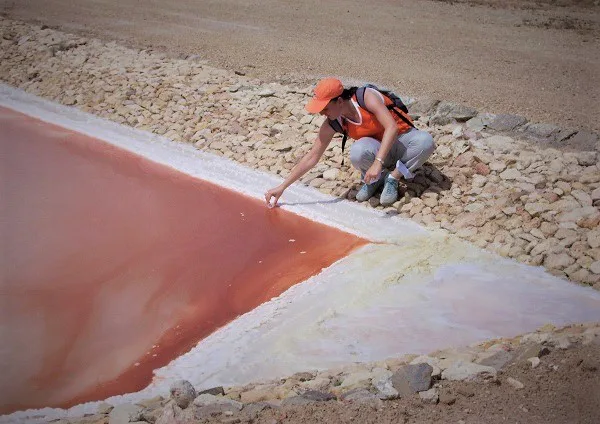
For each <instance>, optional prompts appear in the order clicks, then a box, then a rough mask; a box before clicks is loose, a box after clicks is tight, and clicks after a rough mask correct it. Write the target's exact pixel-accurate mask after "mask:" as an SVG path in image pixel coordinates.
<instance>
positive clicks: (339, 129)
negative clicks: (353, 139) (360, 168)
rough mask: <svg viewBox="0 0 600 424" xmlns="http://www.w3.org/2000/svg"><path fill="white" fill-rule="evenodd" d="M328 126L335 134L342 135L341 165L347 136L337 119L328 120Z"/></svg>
mask: <svg viewBox="0 0 600 424" xmlns="http://www.w3.org/2000/svg"><path fill="white" fill-rule="evenodd" d="M327 122H328V123H329V126H330V127H331V128H332V129H333V130H334V131H335V132H336V133H340V134H342V135H343V137H342V165H343V164H344V147H346V141H347V140H348V134H347V133H346V131H345V130H344V128H343V127H342V124H341V123H340V121H338V120H337V119H328V120H327Z"/></svg>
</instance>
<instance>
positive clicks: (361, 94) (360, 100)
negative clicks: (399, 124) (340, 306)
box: [356, 84, 415, 128]
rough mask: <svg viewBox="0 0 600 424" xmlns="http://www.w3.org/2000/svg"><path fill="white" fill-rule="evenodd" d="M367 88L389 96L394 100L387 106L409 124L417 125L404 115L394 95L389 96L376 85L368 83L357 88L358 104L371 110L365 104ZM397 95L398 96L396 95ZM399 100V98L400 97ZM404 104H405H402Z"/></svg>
mask: <svg viewBox="0 0 600 424" xmlns="http://www.w3.org/2000/svg"><path fill="white" fill-rule="evenodd" d="M367 88H372V89H373V90H375V91H378V92H379V93H381V95H382V96H385V97H387V98H389V99H390V100H392V104H390V105H388V106H386V107H387V108H388V110H389V111H391V112H394V113H395V114H396V115H397V116H398V117H399V118H400V119H402V120H403V121H404V122H405V123H406V124H407V125H410V126H411V127H413V128H414V127H415V125H414V124H413V123H412V122H411V121H410V119H408V118H407V117H406V116H404V115H403V114H402V113H401V112H400V111H399V110H398V108H399V107H400V106H398V105H397V104H396V102H395V100H394V98H393V97H392V96H389V95H388V94H387V93H386V92H384V91H382V90H380V89H378V88H377V87H375V86H374V85H372V84H367V85H365V86H363V87H359V88H357V89H356V102H357V103H358V105H359V106H360V107H362V108H363V109H365V110H369V109H367V105H366V104H365V91H366V90H367ZM394 97H397V96H394ZM398 100H399V98H398ZM402 105H403V106H404V104H402ZM405 107H406V106H405Z"/></svg>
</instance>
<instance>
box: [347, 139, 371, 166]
mask: <svg viewBox="0 0 600 424" xmlns="http://www.w3.org/2000/svg"><path fill="white" fill-rule="evenodd" d="M370 144H371V143H369V142H368V141H367V140H365V139H362V138H361V139H360V140H357V141H356V142H355V143H354V144H353V145H352V147H351V148H350V162H351V163H352V165H353V166H354V167H355V168H358V169H360V168H361V167H364V164H365V163H366V162H368V161H369V158H370V160H371V161H372V160H373V158H374V156H375V152H374V151H373V149H372V148H371V146H370Z"/></svg>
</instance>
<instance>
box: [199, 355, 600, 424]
mask: <svg viewBox="0 0 600 424" xmlns="http://www.w3.org/2000/svg"><path fill="white" fill-rule="evenodd" d="M599 357H600V346H597V345H596V346H579V347H577V348H575V349H573V350H568V351H560V350H557V351H554V352H551V353H550V355H548V356H547V357H545V358H543V359H542V361H543V363H542V365H540V367H539V369H532V368H531V366H530V364H529V363H522V364H514V365H513V366H511V367H509V368H508V369H507V370H506V372H505V373H504V374H503V375H502V376H501V377H500V378H499V380H498V381H497V382H495V383H487V384H485V385H484V386H482V385H481V384H480V383H472V382H471V383H469V382H450V383H445V384H443V386H442V388H440V401H439V403H438V404H436V405H433V404H425V403H424V402H423V400H421V399H420V398H419V396H417V395H415V396H413V397H410V398H408V399H398V400H391V401H385V402H382V403H380V404H378V403H375V402H374V403H366V404H364V403H363V404H361V403H351V404H349V403H347V402H346V403H344V402H331V401H330V402H320V403H316V404H314V405H311V406H289V407H283V408H281V409H280V410H277V409H267V410H265V411H264V412H262V413H261V414H260V416H259V417H258V418H257V419H256V420H254V421H253V422H255V423H265V424H267V423H268V424H278V423H286V424H308V423H365V424H366V423H373V424H379V423H381V424H386V423H423V424H428V423H431V424H434V423H436V424H437V423H464V424H467V423H487V424H493V423H507V422H510V423H529V424H534V423H540V424H542V423H543V424H551V423H556V424H559V423H561V424H564V423H581V424H583V423H590V424H593V423H598V422H600V406H599V405H600V373H599V372H598V369H599V367H600V362H599V360H598V358H599ZM555 368H556V370H555ZM509 377H510V378H514V379H515V380H517V381H518V382H521V383H523V384H524V386H525V387H524V388H522V389H516V388H515V387H513V386H512V385H511V384H510V383H508V382H507V381H508V378H509ZM198 422H211V423H217V422H223V419H222V418H221V419H210V420H205V421H200V420H199V421H198ZM231 422H233V421H231ZM239 422H242V421H239Z"/></svg>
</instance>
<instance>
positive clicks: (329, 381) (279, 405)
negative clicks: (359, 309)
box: [54, 324, 600, 424]
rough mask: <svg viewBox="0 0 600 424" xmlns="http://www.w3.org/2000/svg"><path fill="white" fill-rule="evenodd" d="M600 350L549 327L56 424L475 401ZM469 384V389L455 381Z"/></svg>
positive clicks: (190, 391)
mask: <svg viewBox="0 0 600 424" xmlns="http://www.w3.org/2000/svg"><path fill="white" fill-rule="evenodd" d="M591 344H594V345H597V346H598V345H600V324H586V325H573V326H568V327H564V328H560V329H557V328H554V327H552V326H550V325H546V326H544V327H542V328H541V329H539V330H538V331H536V332H533V333H529V334H525V335H522V336H519V337H515V338H512V339H497V340H490V341H487V342H485V343H481V344H475V345H472V346H469V347H465V348H461V349H446V350H440V351H437V352H433V353H431V354H429V355H405V356H403V357H401V358H395V359H388V360H384V361H380V362H374V363H367V364H365V363H356V364H351V365H347V366H344V367H340V368H337V369H329V370H325V371H312V372H299V373H296V374H294V375H292V376H289V377H286V378H281V379H276V380H271V381H264V382H260V383H252V384H248V385H245V386H237V387H213V388H208V389H204V390H196V388H194V387H193V386H192V384H190V383H189V382H188V381H185V380H181V381H177V382H175V383H173V384H172V386H171V389H170V393H169V394H167V393H165V396H164V397H163V396H159V397H156V398H152V399H147V400H144V401H141V402H138V403H136V404H122V405H118V406H115V407H113V406H112V405H109V404H107V403H103V404H101V405H100V406H99V407H98V410H97V412H96V413H95V414H89V415H87V416H85V417H78V418H68V419H66V418H65V419H60V420H56V421H54V423H56V424H99V423H106V422H108V423H110V424H126V423H130V422H136V423H139V424H141V423H153V424H167V423H174V422H204V421H205V420H206V421H209V420H210V421H211V422H230V423H250V422H255V420H256V418H257V416H258V415H259V414H261V413H262V412H263V411H265V410H267V409H274V410H279V409H285V407H286V406H288V405H315V404H317V403H320V402H339V403H344V404H352V403H367V404H369V405H371V406H372V407H373V408H374V409H375V410H376V409H379V408H381V407H382V406H383V405H384V402H386V401H389V400H394V399H399V398H405V399H413V400H418V401H419V402H423V403H425V404H437V403H440V404H442V405H450V404H452V403H454V402H455V401H456V400H457V396H466V397H469V396H473V395H474V394H475V393H476V392H477V391H480V390H481V391H485V390H486V386H488V385H490V384H506V385H507V387H510V388H511V390H514V391H528V390H534V389H535V388H533V387H527V385H526V384H524V383H523V382H521V381H519V380H518V379H515V378H513V377H510V376H509V375H508V374H509V372H507V371H510V370H511V368H513V367H527V368H537V369H538V371H539V372H540V374H541V373H542V372H546V371H548V372H552V370H555V371H556V370H558V367H559V366H563V365H564V364H559V363H554V362H553V360H552V359H549V358H550V357H549V356H548V355H549V354H550V353H551V352H552V351H553V350H566V349H571V348H575V347H578V346H588V345H591ZM577 366H578V367H580V368H585V370H586V371H588V372H594V373H597V372H600V362H599V361H598V358H585V359H584V360H583V361H582V362H580V363H578V364H577ZM455 382H469V384H468V386H466V387H465V386H458V389H457V390H455V387H454V386H453V383H455Z"/></svg>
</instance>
